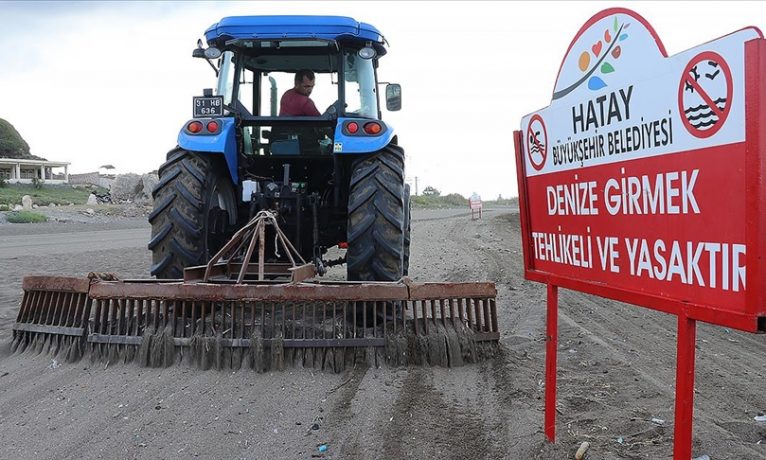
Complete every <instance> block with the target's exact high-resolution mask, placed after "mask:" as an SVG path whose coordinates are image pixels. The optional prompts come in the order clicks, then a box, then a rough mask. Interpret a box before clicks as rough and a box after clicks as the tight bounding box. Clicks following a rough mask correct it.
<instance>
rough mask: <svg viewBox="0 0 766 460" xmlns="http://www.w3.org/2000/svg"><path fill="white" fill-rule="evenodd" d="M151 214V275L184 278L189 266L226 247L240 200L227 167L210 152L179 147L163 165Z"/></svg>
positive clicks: (154, 194)
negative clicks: (198, 151)
mask: <svg viewBox="0 0 766 460" xmlns="http://www.w3.org/2000/svg"><path fill="white" fill-rule="evenodd" d="M159 178H160V181H159V183H158V184H157V186H156V187H155V188H154V191H153V192H152V196H153V197H154V210H153V211H152V213H151V214H150V215H149V223H150V224H151V225H152V237H151V240H150V241H149V245H148V246H149V250H151V251H152V267H151V271H150V272H151V275H152V276H155V277H157V278H160V279H177V278H182V277H183V269H184V268H185V267H190V266H195V265H204V264H206V263H207V262H208V261H209V260H210V258H211V257H212V256H213V255H215V253H216V252H217V251H218V250H219V249H220V248H221V247H223V245H224V244H225V243H226V241H227V240H228V239H229V237H230V236H231V234H232V232H233V230H234V229H235V226H236V222H237V201H236V195H235V194H234V188H233V186H232V183H231V180H230V179H229V174H228V171H227V170H226V168H225V165H223V164H222V162H220V161H218V160H217V159H216V158H214V157H212V156H211V155H210V154H201V153H195V152H189V151H186V150H184V149H181V148H178V147H177V148H175V149H173V150H171V151H170V152H169V153H168V156H167V161H166V162H165V163H164V164H163V165H162V166H160V169H159Z"/></svg>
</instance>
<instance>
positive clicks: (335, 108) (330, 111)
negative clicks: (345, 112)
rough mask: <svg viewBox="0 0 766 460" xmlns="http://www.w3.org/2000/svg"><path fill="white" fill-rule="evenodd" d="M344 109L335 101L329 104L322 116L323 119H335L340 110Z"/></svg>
mask: <svg viewBox="0 0 766 460" xmlns="http://www.w3.org/2000/svg"><path fill="white" fill-rule="evenodd" d="M343 108H345V105H344V104H342V103H341V101H340V100H336V101H335V102H333V103H332V104H330V106H329V107H327V109H326V110H325V111H324V113H323V114H322V116H323V117H337V116H338V113H340V111H341V109H343Z"/></svg>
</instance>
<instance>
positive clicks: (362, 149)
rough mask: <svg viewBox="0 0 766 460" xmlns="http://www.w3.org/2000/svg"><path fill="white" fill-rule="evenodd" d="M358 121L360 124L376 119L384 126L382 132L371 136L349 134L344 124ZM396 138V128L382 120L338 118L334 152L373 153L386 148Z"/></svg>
mask: <svg viewBox="0 0 766 460" xmlns="http://www.w3.org/2000/svg"><path fill="white" fill-rule="evenodd" d="M352 120H353V121H356V122H357V123H359V125H360V126H361V125H363V124H364V123H367V122H370V121H374V122H376V123H380V125H381V126H382V127H383V130H382V131H381V133H380V134H379V135H377V136H369V135H363V134H361V135H360V134H356V135H352V134H347V133H346V132H345V131H344V126H345V123H346V122H347V121H352ZM393 138H394V128H393V127H392V126H391V125H389V124H387V123H384V122H383V121H382V120H370V119H364V118H343V117H340V118H338V125H337V126H336V127H335V139H334V141H333V142H334V144H333V150H332V151H333V153H336V154H341V155H343V154H357V153H372V152H377V151H379V150H382V149H383V148H385V147H386V146H387V145H388V144H389V143H390V142H391V139H393Z"/></svg>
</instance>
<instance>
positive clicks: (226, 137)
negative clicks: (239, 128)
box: [178, 118, 239, 185]
mask: <svg viewBox="0 0 766 460" xmlns="http://www.w3.org/2000/svg"><path fill="white" fill-rule="evenodd" d="M215 120H216V121H217V122H219V123H220V124H221V128H220V129H219V130H218V133H217V134H210V133H206V132H204V131H203V132H202V133H198V134H192V133H190V132H189V131H187V130H186V126H187V125H188V124H189V123H188V122H187V123H186V124H185V125H184V128H182V129H181V132H179V133H178V146H179V147H181V148H182V149H184V150H188V151H190V152H202V153H221V154H223V157H224V159H225V160H226V166H227V167H228V168H229V174H230V175H231V181H232V182H233V183H234V185H237V184H238V183H239V180H238V179H239V177H238V176H237V167H238V156H237V138H236V136H235V132H236V130H235V127H236V124H235V122H234V118H216V119H215ZM190 121H191V120H190ZM199 121H201V122H202V124H203V125H206V124H207V122H208V121H210V119H199Z"/></svg>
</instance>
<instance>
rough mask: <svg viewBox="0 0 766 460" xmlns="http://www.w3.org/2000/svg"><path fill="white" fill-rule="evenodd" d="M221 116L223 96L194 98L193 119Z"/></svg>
mask: <svg viewBox="0 0 766 460" xmlns="http://www.w3.org/2000/svg"><path fill="white" fill-rule="evenodd" d="M222 116H223V96H194V118H199V117H222Z"/></svg>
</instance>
